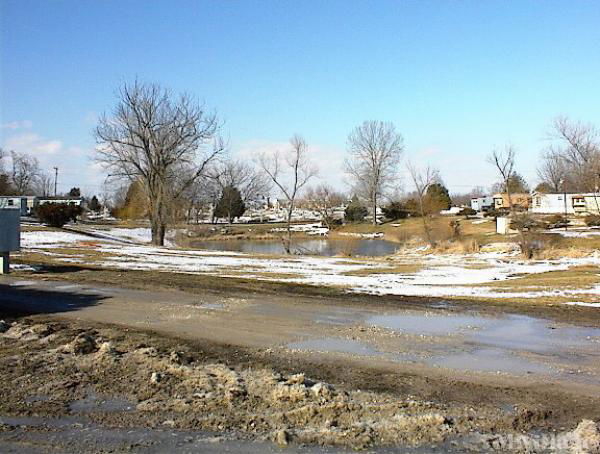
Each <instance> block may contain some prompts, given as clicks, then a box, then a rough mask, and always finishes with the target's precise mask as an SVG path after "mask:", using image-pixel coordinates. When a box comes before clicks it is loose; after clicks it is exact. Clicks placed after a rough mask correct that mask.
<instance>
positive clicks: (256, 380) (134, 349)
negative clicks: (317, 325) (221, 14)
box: [0, 316, 551, 452]
mask: <svg viewBox="0 0 600 454" xmlns="http://www.w3.org/2000/svg"><path fill="white" fill-rule="evenodd" d="M7 325H8V329H7V330H6V331H5V332H4V333H3V334H1V335H0V370H2V372H3V373H2V374H1V375H0V386H1V388H0V389H2V392H1V396H0V397H1V399H0V415H1V416H2V423H3V425H2V430H1V431H0V447H1V446H3V444H4V446H5V447H7V448H8V447H11V449H13V448H15V447H18V446H19V443H20V442H23V443H24V442H27V443H28V444H29V445H31V443H34V446H36V443H37V444H38V445H39V447H44V446H45V444H46V445H47V444H50V445H51V446H52V447H53V448H56V447H62V448H64V452H68V451H69V450H71V449H73V450H74V451H76V449H75V448H76V447H77V446H78V445H77V443H78V442H76V441H74V440H75V439H77V437H76V434H77V433H78V432H79V431H81V430H82V429H83V428H84V427H93V428H94V430H92V432H93V433H95V435H94V436H92V437H88V438H89V440H88V441H89V442H90V443H91V444H92V445H91V446H96V445H95V444H94V443H102V442H103V441H102V440H104V443H105V447H106V446H112V445H111V443H112V444H114V443H116V441H115V440H120V441H119V442H118V443H117V445H118V446H117V447H118V448H119V449H121V448H122V449H127V450H133V451H135V450H141V451H143V452H158V451H159V450H160V449H159V448H160V447H161V446H162V447H163V448H164V447H165V446H167V445H164V444H163V441H161V438H162V437H163V432H164V431H166V430H168V431H175V432H174V433H176V434H179V435H177V436H174V438H173V440H175V441H176V442H177V443H179V442H181V443H183V444H184V445H186V443H187V445H186V446H188V447H189V448H190V449H192V448H193V446H195V445H194V443H199V444H198V446H202V444H203V443H204V441H205V440H204V439H205V438H206V437H207V436H206V433H218V434H228V435H227V437H229V438H227V437H226V438H225V439H223V440H227V439H231V440H239V439H241V440H253V441H257V442H261V443H267V445H268V446H273V445H272V444H271V443H274V444H279V445H288V444H289V445H293V446H297V445H301V444H308V445H319V446H326V447H337V448H340V449H342V448H343V449H371V448H373V449H375V448H385V449H391V448H392V447H398V446H402V447H405V448H407V449H408V448H411V449H413V448H414V449H416V450H418V449H421V448H423V449H425V448H426V447H430V448H431V449H433V448H432V447H433V446H437V447H438V448H439V449H442V447H446V448H444V450H445V451H449V450H459V451H460V450H463V449H462V448H464V449H467V448H468V447H469V446H471V447H472V443H473V439H472V438H468V437H469V436H471V435H472V433H473V432H477V433H483V434H485V433H492V432H501V433H504V434H511V433H513V434H516V433H518V432H520V431H522V430H533V429H534V428H539V427H543V426H544V424H539V423H540V421H543V420H548V419H551V418H550V417H548V416H547V415H546V416H545V415H544V414H543V412H542V413H540V412H539V411H538V410H536V409H526V408H519V409H518V410H517V411H515V410H514V409H510V410H506V409H502V408H497V407H494V406H488V405H484V404H482V405H480V406H479V407H478V408H477V409H475V408H473V407H471V406H469V405H464V404H463V405H461V404H456V403H452V402H451V401H447V402H441V401H428V400H423V399H419V398H416V397H415V396H413V395H410V394H407V393H401V392H395V393H391V392H376V391H364V390H359V389H357V388H355V387H353V386H348V385H344V384H341V383H330V382H325V381H323V380H322V379H320V378H318V377H317V378H314V377H311V376H310V375H309V374H307V375H305V374H304V373H291V372H289V371H286V370H285V367H281V365H280V364H279V361H278V360H276V361H273V362H271V364H269V362H268V361H265V360H264V359H262V360H261V359H260V357H261V355H260V354H259V353H258V352H250V351H246V352H244V351H240V350H234V351H232V350H231V348H229V347H227V346H212V345H208V344H206V345H204V346H200V345H198V344H194V343H190V342H185V341H182V340H178V339H171V338H167V337H162V336H158V335H155V334H151V333H144V332H137V331H134V330H126V331H123V330H121V329H117V328H114V327H110V326H104V325H96V326H91V325H90V324H89V323H78V322H73V321H69V322H65V321H58V320H53V319H48V318H45V317H43V316H35V317H27V318H20V319H14V320H7ZM298 366H299V367H302V364H301V363H300V362H299V363H298ZM18 418H41V419H33V420H32V419H21V420H19V419H18ZM109 428H110V430H109ZM144 430H145V431H151V434H152V436H147V437H145V439H146V441H145V442H143V443H142V442H141V440H142V439H143V438H144V437H142V436H141V435H142V434H144ZM111 431H112V432H111ZM186 431H188V435H187V437H188V438H187V439H185V436H184V435H182V434H183V433H184V432H186ZM124 432H127V433H128V434H129V435H127V436H121V435H119V434H121V433H124ZM203 433H204V435H202V434H203ZM136 434H137V435H136ZM134 435H135V436H134ZM136 436H137V437H138V438H137V439H136ZM178 437H179V438H178ZM36 439H37V441H36ZM186 440H187V441H186ZM203 440H204V441H203ZM482 440H483V439H482ZM482 440H479V441H478V443H479V442H481V443H484V441H482ZM140 443H142V444H140ZM232 443H233V442H232ZM169 446H171V445H169ZM232 446H233V448H235V446H238V448H239V449H240V451H239V452H252V451H251V449H248V451H244V450H242V449H243V448H242V447H241V446H245V445H235V443H233V445H232ZM257 446H261V445H257ZM257 446H254V448H256V447H257ZM88 447H89V446H88ZM450 447H452V449H450ZM233 448H232V449H233ZM115 449H116V448H115ZM153 449H154V451H153ZM236 449H237V448H236ZM428 449H429V448H428ZM469 449H470V448H469ZM7 450H8V449H7ZM207 452H210V451H207ZM215 452H218V451H215ZM233 452H235V449H233ZM257 452H260V451H257ZM292 452H293V451H292ZM298 452H300V451H298ZM303 452H309V451H303ZM311 452H312V451H311ZM320 452H325V451H320ZM423 452H430V451H427V450H426V451H423Z"/></svg>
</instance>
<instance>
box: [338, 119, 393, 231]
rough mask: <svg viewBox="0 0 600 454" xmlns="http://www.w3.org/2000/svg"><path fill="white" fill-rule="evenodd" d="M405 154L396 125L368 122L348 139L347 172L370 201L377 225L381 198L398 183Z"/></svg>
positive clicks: (355, 185)
mask: <svg viewBox="0 0 600 454" xmlns="http://www.w3.org/2000/svg"><path fill="white" fill-rule="evenodd" d="M403 151H404V140H403V138H402V135H400V134H399V133H398V132H396V128H395V127H394V125H393V124H392V123H387V122H382V121H365V122H364V123H363V124H362V125H360V126H358V127H356V128H355V129H354V130H353V131H352V132H351V133H350V135H349V136H348V152H349V154H350V156H349V157H348V159H347V160H346V163H345V170H346V173H348V174H349V175H350V176H351V177H352V178H353V179H354V181H355V184H354V191H355V192H356V193H358V194H359V195H362V196H363V197H364V198H366V199H367V200H369V202H370V204H371V212H372V216H373V224H374V225H375V224H377V203H378V200H379V198H380V197H381V196H382V195H383V194H384V193H385V192H386V190H388V189H390V187H393V186H394V185H395V184H397V179H398V166H399V164H400V158H401V157H402V152H403Z"/></svg>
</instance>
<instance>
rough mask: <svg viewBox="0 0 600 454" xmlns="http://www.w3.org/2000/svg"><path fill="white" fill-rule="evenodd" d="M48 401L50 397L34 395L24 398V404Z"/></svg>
mask: <svg viewBox="0 0 600 454" xmlns="http://www.w3.org/2000/svg"><path fill="white" fill-rule="evenodd" d="M49 400H50V396H46V395H44V394H35V395H33V396H28V397H26V398H25V403H27V404H32V403H35V402H48V401H49Z"/></svg>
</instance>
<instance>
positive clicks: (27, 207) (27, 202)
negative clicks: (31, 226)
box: [0, 195, 37, 216]
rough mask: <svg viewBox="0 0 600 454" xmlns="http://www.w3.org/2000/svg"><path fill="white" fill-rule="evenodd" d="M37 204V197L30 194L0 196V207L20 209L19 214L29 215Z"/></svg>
mask: <svg viewBox="0 0 600 454" xmlns="http://www.w3.org/2000/svg"><path fill="white" fill-rule="evenodd" d="M36 206H37V197H35V196H31V195H9V196H5V195H3V196H0V208H15V209H17V208H18V209H19V210H20V211H21V216H29V215H31V212H32V211H33V209H34V208H35V207H36Z"/></svg>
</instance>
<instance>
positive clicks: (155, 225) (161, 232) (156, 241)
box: [151, 220, 166, 246]
mask: <svg viewBox="0 0 600 454" xmlns="http://www.w3.org/2000/svg"><path fill="white" fill-rule="evenodd" d="M151 226H152V244H153V245H155V246H164V245H165V232H166V226H165V224H164V223H162V222H160V221H156V220H152V221H151Z"/></svg>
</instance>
